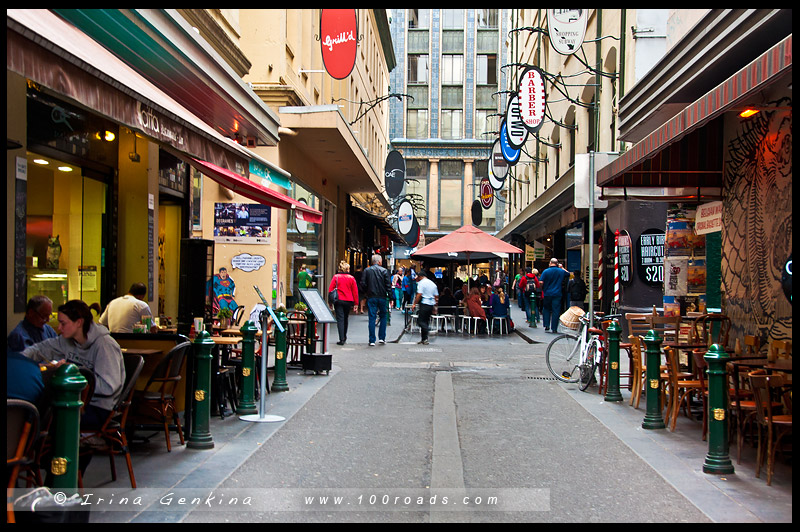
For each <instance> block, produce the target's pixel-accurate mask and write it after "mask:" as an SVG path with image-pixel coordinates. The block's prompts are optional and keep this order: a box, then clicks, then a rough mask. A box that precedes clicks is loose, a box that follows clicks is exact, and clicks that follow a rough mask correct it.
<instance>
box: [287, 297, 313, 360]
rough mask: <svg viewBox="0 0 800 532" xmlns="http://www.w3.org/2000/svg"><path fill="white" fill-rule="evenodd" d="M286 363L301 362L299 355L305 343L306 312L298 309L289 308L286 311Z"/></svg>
mask: <svg viewBox="0 0 800 532" xmlns="http://www.w3.org/2000/svg"><path fill="white" fill-rule="evenodd" d="M286 319H287V320H288V323H287V327H288V329H287V331H286V350H287V351H288V353H286V363H287V364H301V360H300V357H301V355H302V354H303V353H304V352H305V349H306V343H308V339H307V338H306V325H307V321H306V313H305V312H301V311H298V310H290V311H289V312H287V313H286Z"/></svg>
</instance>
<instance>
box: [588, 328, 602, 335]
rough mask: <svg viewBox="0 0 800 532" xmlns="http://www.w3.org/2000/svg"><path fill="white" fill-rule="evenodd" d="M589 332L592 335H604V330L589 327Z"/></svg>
mask: <svg viewBox="0 0 800 532" xmlns="http://www.w3.org/2000/svg"><path fill="white" fill-rule="evenodd" d="M589 332H590V333H592V334H603V330H602V329H598V328H597V327H589Z"/></svg>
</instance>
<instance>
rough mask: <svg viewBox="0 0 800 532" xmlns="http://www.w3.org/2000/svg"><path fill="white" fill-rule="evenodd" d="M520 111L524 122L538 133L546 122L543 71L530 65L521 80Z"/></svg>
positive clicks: (532, 130)
mask: <svg viewBox="0 0 800 532" xmlns="http://www.w3.org/2000/svg"><path fill="white" fill-rule="evenodd" d="M518 92H519V111H520V115H521V116H522V123H523V124H524V125H525V127H526V128H527V129H528V131H530V132H531V133H534V134H536V133H537V132H538V131H539V129H540V128H541V127H542V124H543V123H544V109H545V105H544V104H545V92H544V76H543V75H542V72H541V71H540V70H539V69H538V68H536V67H534V66H530V67H528V68H526V69H525V72H523V73H522V77H521V78H520V82H519V91H518Z"/></svg>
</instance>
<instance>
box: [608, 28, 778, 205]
mask: <svg viewBox="0 0 800 532" xmlns="http://www.w3.org/2000/svg"><path fill="white" fill-rule="evenodd" d="M791 73H792V36H791V35H789V36H788V37H786V38H785V39H783V40H782V41H781V42H779V43H778V44H776V45H775V46H773V47H772V48H771V49H769V50H768V51H767V52H765V53H764V54H762V55H761V56H760V57H758V58H757V59H756V60H755V61H753V62H751V63H750V64H749V65H747V66H746V67H744V68H743V69H741V70H740V71H739V72H737V73H736V74H734V75H733V76H731V77H730V78H728V79H727V80H725V81H724V82H723V83H721V84H719V85H718V86H717V87H715V88H714V89H713V90H711V91H709V92H708V93H706V94H705V95H703V97H702V98H699V99H698V100H696V101H695V102H693V103H692V104H690V105H687V106H686V107H685V108H684V109H683V110H682V111H681V112H680V113H678V114H677V115H675V116H674V117H673V118H672V119H670V120H669V121H667V122H665V123H664V124H663V125H661V127H659V128H658V129H656V130H655V131H653V132H652V133H651V134H650V135H648V136H647V137H645V138H644V139H642V140H641V141H640V142H638V143H636V145H634V146H633V147H632V148H631V149H629V150H628V151H626V152H625V153H623V154H622V155H620V156H619V157H618V158H617V159H615V160H614V161H612V162H611V163H610V164H608V165H606V166H605V167H603V168H600V169H599V170H598V171H597V185H598V186H600V187H603V197H604V198H609V197H622V198H626V199H631V198H647V199H651V200H657V199H659V198H660V199H677V198H679V197H683V196H685V197H692V196H695V197H696V199H698V200H710V199H715V198H716V197H718V196H721V190H722V151H723V150H722V143H723V138H722V131H723V130H722V120H723V117H722V115H723V114H724V113H725V112H728V111H733V110H738V108H739V107H740V106H743V105H746V104H749V101H750V99H751V98H752V97H753V95H754V94H757V93H758V91H760V90H762V89H763V88H765V87H766V86H767V85H769V84H771V83H774V82H775V81H777V80H779V79H783V78H784V77H788V79H789V80H791Z"/></svg>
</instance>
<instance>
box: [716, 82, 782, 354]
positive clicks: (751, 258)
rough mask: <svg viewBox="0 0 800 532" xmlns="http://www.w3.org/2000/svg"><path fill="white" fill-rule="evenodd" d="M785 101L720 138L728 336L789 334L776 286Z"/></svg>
mask: <svg viewBox="0 0 800 532" xmlns="http://www.w3.org/2000/svg"><path fill="white" fill-rule="evenodd" d="M791 106H792V101H791V98H788V97H785V98H781V99H779V100H776V101H773V102H771V104H770V105H769V108H767V109H763V110H762V111H761V112H760V113H758V114H756V115H754V116H753V117H751V118H750V119H748V120H746V121H744V122H742V123H741V125H740V126H739V127H738V131H737V133H736V135H735V137H734V138H732V139H731V140H730V142H729V143H728V151H727V154H726V159H727V161H726V170H727V171H726V173H725V186H724V191H725V192H724V194H725V197H724V201H723V204H724V206H725V208H724V211H723V215H722V216H723V218H722V221H723V224H722V225H723V227H724V228H725V230H724V231H723V235H722V283H723V290H724V296H725V302H726V303H725V308H724V311H725V312H726V313H727V314H728V316H730V317H731V321H732V326H733V327H732V330H731V337H732V338H736V337H741V336H742V335H744V334H753V335H757V336H760V337H761V345H762V351H764V350H765V349H766V345H765V344H766V343H767V340H768V339H779V340H791V336H792V306H791V302H790V301H789V300H788V298H787V297H786V295H785V293H784V292H783V289H782V287H781V275H782V269H783V266H784V264H785V263H786V261H787V259H788V258H789V257H790V256H791V254H792V112H791Z"/></svg>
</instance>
